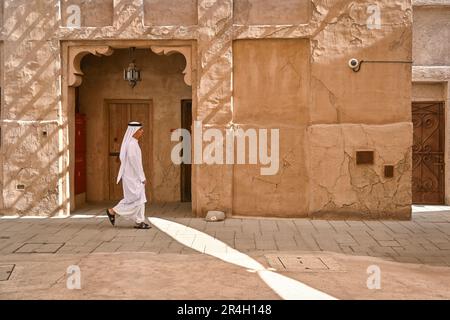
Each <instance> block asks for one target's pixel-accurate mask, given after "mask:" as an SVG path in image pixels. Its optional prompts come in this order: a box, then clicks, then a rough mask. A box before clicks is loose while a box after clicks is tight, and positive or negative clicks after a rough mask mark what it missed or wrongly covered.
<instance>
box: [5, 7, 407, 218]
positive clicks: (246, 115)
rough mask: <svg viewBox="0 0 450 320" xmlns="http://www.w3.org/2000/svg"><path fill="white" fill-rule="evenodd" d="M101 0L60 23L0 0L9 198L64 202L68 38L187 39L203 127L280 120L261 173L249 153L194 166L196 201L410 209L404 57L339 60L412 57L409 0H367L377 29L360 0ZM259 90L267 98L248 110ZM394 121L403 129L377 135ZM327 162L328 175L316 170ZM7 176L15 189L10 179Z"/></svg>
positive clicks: (226, 205)
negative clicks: (73, 21) (271, 165)
mask: <svg viewBox="0 0 450 320" xmlns="http://www.w3.org/2000/svg"><path fill="white" fill-rule="evenodd" d="M98 1H101V0H98ZM101 2H102V5H105V6H106V7H107V8H106V7H105V8H106V9H105V10H106V11H107V12H109V11H108V10H111V12H112V23H109V22H105V21H97V22H96V21H94V22H90V21H92V20H90V19H91V18H92V17H94V16H95V14H93V13H86V12H83V14H84V15H87V17H89V19H88V18H85V19H84V20H83V19H82V21H83V23H84V25H83V24H82V26H81V27H80V28H66V25H65V23H66V22H65V20H64V18H65V17H64V14H61V17H62V20H61V19H60V18H59V17H60V9H59V7H58V5H57V4H58V1H54V0H26V1H25V0H14V1H13V0H5V4H6V5H5V10H4V24H3V30H2V31H3V32H2V40H3V41H4V52H5V63H4V78H5V79H8V82H7V83H5V90H4V100H5V106H4V112H3V127H4V129H5V136H4V141H5V146H4V148H2V149H3V150H4V153H3V154H4V155H7V158H4V159H5V160H4V165H3V178H4V182H5V186H4V188H3V198H4V201H5V203H4V204H5V205H4V207H5V208H6V210H7V211H8V212H18V213H21V214H41V215H49V214H53V213H61V214H63V213H67V212H68V211H69V210H70V206H69V203H70V193H71V192H70V188H71V186H70V179H69V178H70V174H71V167H70V161H69V160H70V152H69V150H70V147H71V138H70V137H71V132H72V131H71V129H70V128H71V121H72V118H71V106H72V100H73V96H72V94H71V91H70V90H69V89H68V77H69V76H70V72H73V71H71V70H73V66H72V65H71V64H72V63H73V61H69V59H68V52H69V51H70V47H71V46H79V45H84V46H95V45H109V46H111V47H112V48H113V49H117V48H115V45H114V44H113V42H114V41H119V42H120V44H121V46H125V47H126V46H127V43H129V44H131V43H136V41H140V44H141V45H142V46H143V47H150V46H151V45H155V44H158V45H171V43H170V42H172V41H191V42H187V43H192V42H195V43H196V45H195V46H194V47H193V49H192V50H193V51H192V57H193V61H194V62H195V65H196V66H195V67H193V73H194V74H195V77H193V79H194V82H193V86H192V92H193V93H194V94H193V100H194V105H195V108H194V118H195V119H197V120H202V121H203V125H204V128H210V127H215V128H218V129H221V130H225V129H226V128H229V127H230V126H232V125H234V124H235V123H236V124H239V125H242V127H243V128H248V127H260V126H264V127H267V126H269V127H280V130H281V138H280V140H281V154H280V157H281V159H282V164H283V165H282V171H281V172H280V173H279V174H278V175H276V176H273V177H269V178H268V181H266V182H267V183H266V182H265V181H263V179H261V177H260V176H259V177H258V176H257V175H256V171H255V168H252V167H245V166H244V167H240V166H238V165H234V166H224V165H196V166H194V172H193V177H192V181H193V189H194V195H193V196H194V200H193V203H192V207H193V211H194V213H195V214H197V215H199V216H202V215H204V214H205V213H206V211H207V210H212V209H218V210H223V211H225V212H227V214H245V215H265V216H270V215H283V216H287V215H290V216H306V215H307V216H312V217H323V216H329V215H334V216H336V217H346V216H348V215H352V216H354V215H356V216H358V217H364V218H374V217H379V216H385V217H389V218H408V217H409V214H410V201H411V193H410V178H409V175H410V170H411V169H410V165H411V161H410V154H409V148H410V146H411V141H410V139H408V137H411V136H412V127H411V125H410V121H411V114H410V101H411V68H410V65H409V64H408V63H400V64H396V63H393V64H370V63H365V64H363V66H362V68H361V70H360V71H359V72H358V73H355V72H353V71H352V70H351V69H350V68H349V67H348V66H347V62H348V60H349V59H350V58H358V59H360V60H401V61H405V62H407V61H409V60H411V58H412V57H411V30H412V28H411V21H412V8H411V3H410V1H409V0H395V1H392V0H383V1H378V2H377V3H378V4H379V6H380V9H381V14H382V25H381V29H369V28H368V27H367V19H368V13H367V7H368V6H369V5H370V4H371V3H372V2H371V1H368V0H367V1H365V0H359V1H356V0H355V1H351V0H345V1H344V0H332V1H329V0H314V1H313V2H312V3H310V5H308V6H305V3H306V2H305V1H301V0H285V1H283V4H280V5H279V6H277V7H276V8H274V10H268V9H270V8H273V2H270V1H243V0H235V1H233V0H220V1H219V0H198V1H196V5H197V8H196V13H197V15H196V17H195V18H193V17H194V16H195V14H194V15H191V16H190V18H189V19H190V21H189V22H183V23H176V21H175V22H173V21H170V19H169V20H166V19H165V18H162V17H163V16H162V15H154V16H153V18H152V17H151V16H149V7H148V6H149V5H151V4H152V3H154V2H155V1H142V0H123V1H114V2H113V4H112V5H111V4H110V3H109V2H108V1H106V0H105V1H101ZM173 2H174V3H175V4H176V3H177V1H173ZM192 3H193V2H192ZM111 6H112V8H111ZM187 7H189V6H188V5H187ZM284 7H286V8H288V9H289V14H287V15H286V17H285V16H284V15H282V14H281V12H282V11H280V10H281V9H280V8H284ZM177 8H178V7H177V6H176V5H175V6H172V7H171V10H173V12H174V13H173V15H165V17H167V16H172V17H177V16H179V15H180V12H179V11H177V10H181V8H183V6H179V8H178V9H177ZM279 9H280V10H279ZM283 10H284V9H283ZM145 12H147V15H145ZM102 19H103V18H102ZM192 19H194V20H196V21H194V22H195V23H194V24H192V23H191V22H192ZM284 19H286V20H284ZM185 23H187V24H189V25H185ZM86 24H92V25H86ZM168 24H169V25H168ZM287 39H288V40H287ZM65 48H68V49H65ZM241 49H243V50H241ZM253 58H254V60H252V59H253ZM268 58H271V59H268ZM101 59H108V58H107V57H102V58H101ZM292 61H294V62H295V63H294V64H293V65H292V64H291V62H292ZM250 62H251V64H250ZM256 66H259V69H257V68H256ZM121 67H122V66H121ZM257 71H258V76H260V77H256V78H255V80H254V85H255V86H254V87H249V86H246V84H245V79H246V78H245V77H246V72H251V73H249V75H250V76H251V74H252V73H256V72H257ZM269 72H270V74H269ZM85 78H86V79H83V81H89V80H87V77H85ZM261 79H266V80H267V82H268V83H264V82H263V81H262V80H261ZM299 79H300V80H299ZM239 81H241V84H240V85H238V83H239ZM283 81H284V82H283ZM269 84H272V85H273V86H269ZM306 88H307V89H306ZM296 89H299V90H296ZM280 92H281V93H282V94H280ZM269 93H270V94H269ZM263 97H264V98H265V100H267V102H270V105H271V106H269V107H264V110H266V111H267V112H266V113H264V112H259V113H258V114H255V113H254V111H253V110H255V108H259V107H260V106H258V104H260V102H261V101H262V98H263ZM121 98H122V97H121ZM270 116H271V118H273V119H271V118H270ZM269 120H270V121H269ZM43 128H45V130H47V131H48V132H49V135H47V136H46V137H45V138H44V137H43V135H42V131H43ZM57 128H59V130H57ZM161 132H163V131H161ZM53 133H55V134H53ZM394 133H395V134H396V135H397V136H398V137H400V138H399V139H394V140H393V141H390V142H385V139H387V138H388V137H389V136H390V135H392V134H394ZM360 149H363V150H366V149H371V150H373V151H374V152H375V164H374V165H372V166H366V167H364V168H363V167H355V166H354V165H353V164H354V162H355V154H354V152H355V151H356V150H360ZM328 153H329V156H328V157H323V155H324V154H328ZM30 159H31V160H30ZM319 160H320V161H319ZM343 161H344V162H343ZM345 164H347V165H345ZM384 164H393V165H394V166H395V167H396V170H395V177H394V178H393V179H391V180H389V181H385V180H384V178H383V177H382V176H381V172H382V168H383V165H384ZM283 172H284V173H283ZM324 172H327V176H326V180H323V179H321V178H320V177H322V175H323V173H324ZM49 179H51V180H49ZM17 183H23V184H24V185H25V190H23V191H17V190H15V186H16V184H17ZM268 195H270V197H268ZM255 199H258V200H260V201H259V202H258V201H255ZM263 205H264V207H263Z"/></svg>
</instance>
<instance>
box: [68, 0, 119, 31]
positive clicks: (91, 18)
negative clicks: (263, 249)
mask: <svg viewBox="0 0 450 320" xmlns="http://www.w3.org/2000/svg"><path fill="white" fill-rule="evenodd" d="M60 1H61V25H62V26H63V27H70V28H77V27H108V26H112V25H113V22H114V0H89V1H86V0H60Z"/></svg>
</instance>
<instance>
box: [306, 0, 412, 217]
mask: <svg viewBox="0 0 450 320" xmlns="http://www.w3.org/2000/svg"><path fill="white" fill-rule="evenodd" d="M332 3H333V4H334V5H330V6H329V7H326V8H322V7H319V10H318V11H319V12H324V13H326V15H325V18H324V21H325V22H327V23H324V24H322V25H321V27H320V28H319V29H318V30H319V32H318V33H317V34H316V35H315V36H314V37H313V38H312V40H311V41H312V64H311V98H312V99H311V104H310V115H311V126H310V127H309V128H308V137H309V146H310V147H309V150H310V151H309V152H310V155H309V156H310V161H309V163H310V169H309V175H310V177H311V179H310V188H311V189H310V190H311V191H310V194H311V198H310V215H313V216H323V215H327V214H329V213H330V212H332V213H334V214H335V215H337V216H341V217H344V216H345V215H353V216H354V215H357V216H358V215H359V216H361V217H365V218H368V217H379V216H390V217H402V218H407V217H409V216H410V210H411V209H410V205H411V174H410V171H411V154H410V147H411V145H412V140H411V137H412V126H411V124H410V122H411V106H410V104H411V65H410V64H408V63H404V64H400V63H392V64H391V63H368V62H367V63H363V64H362V66H361V69H360V71H359V72H357V73H355V72H353V71H352V70H351V69H350V68H349V67H348V66H347V61H348V60H349V59H350V58H357V59H359V60H373V61H392V60H393V61H405V62H407V61H411V38H412V36H411V14H412V12H411V7H410V3H409V1H383V2H378V4H379V5H380V13H381V26H380V29H369V28H368V27H367V5H368V3H369V2H365V1H349V2H347V1H332ZM355 124H360V125H359V126H355ZM390 135H395V136H396V137H399V138H398V139H397V138H396V139H395V140H391V141H390V138H389V137H390ZM357 150H372V151H374V155H375V161H374V164H373V165H363V166H356V165H355V162H356V159H355V158H356V151H357ZM387 164H390V165H394V167H395V170H394V172H395V174H394V178H392V179H389V180H386V179H385V178H384V177H383V173H384V165H387Z"/></svg>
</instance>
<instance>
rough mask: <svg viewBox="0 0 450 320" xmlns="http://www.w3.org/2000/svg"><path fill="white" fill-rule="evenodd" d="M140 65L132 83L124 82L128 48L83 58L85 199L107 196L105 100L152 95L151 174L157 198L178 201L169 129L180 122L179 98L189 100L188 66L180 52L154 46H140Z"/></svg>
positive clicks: (177, 170) (176, 168)
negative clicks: (139, 78)
mask: <svg viewBox="0 0 450 320" xmlns="http://www.w3.org/2000/svg"><path fill="white" fill-rule="evenodd" d="M135 58H136V64H137V65H138V67H139V69H140V70H141V73H142V81H141V82H140V83H138V85H137V86H136V87H135V88H131V87H130V86H129V85H128V83H127V82H126V81H123V74H122V71H123V68H124V67H126V66H128V63H129V52H128V50H116V51H115V52H114V54H113V55H111V56H109V57H95V56H92V55H89V56H87V57H85V58H84V59H83V61H82V70H83V72H84V77H83V83H82V85H81V86H80V89H79V90H80V91H79V92H80V93H79V95H80V111H81V113H84V114H86V115H87V154H86V156H87V201H103V200H108V199H109V180H108V175H109V171H108V161H109V159H108V152H109V150H108V148H109V140H108V126H109V124H108V119H106V115H107V111H106V108H107V106H106V105H105V100H127V99H129V100H152V112H153V117H152V119H153V122H152V124H151V126H152V132H149V133H148V135H147V136H146V138H150V137H151V138H152V140H153V141H152V149H153V150H152V151H153V155H152V160H153V161H152V165H151V172H152V177H149V182H150V184H149V187H150V190H151V191H150V192H151V198H152V201H154V202H164V201H179V200H180V167H179V166H175V165H174V164H173V163H172V161H171V159H170V152H171V147H172V146H173V143H172V142H171V141H170V132H171V129H175V128H179V127H180V124H181V100H182V99H191V97H192V94H191V88H190V87H189V86H187V85H186V84H185V83H184V81H183V75H182V73H181V72H182V71H183V69H184V67H185V65H186V61H185V58H184V57H183V56H182V55H181V54H176V55H172V56H159V55H156V54H154V53H153V52H151V50H150V49H147V50H144V49H141V50H137V51H136V53H135Z"/></svg>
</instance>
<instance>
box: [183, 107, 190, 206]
mask: <svg viewBox="0 0 450 320" xmlns="http://www.w3.org/2000/svg"><path fill="white" fill-rule="evenodd" d="M181 128H182V129H186V130H189V132H190V133H191V136H192V100H182V101H181ZM191 173H192V165H191V164H185V163H182V164H181V174H180V177H181V184H180V185H181V202H191V201H192V195H191Z"/></svg>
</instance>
